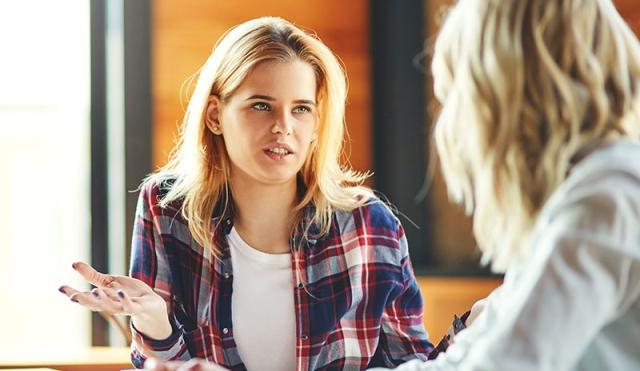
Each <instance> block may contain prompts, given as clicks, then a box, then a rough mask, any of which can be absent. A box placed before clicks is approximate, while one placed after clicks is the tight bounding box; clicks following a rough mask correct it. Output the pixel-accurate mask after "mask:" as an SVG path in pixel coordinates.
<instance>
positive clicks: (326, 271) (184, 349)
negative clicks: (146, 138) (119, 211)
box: [131, 183, 433, 370]
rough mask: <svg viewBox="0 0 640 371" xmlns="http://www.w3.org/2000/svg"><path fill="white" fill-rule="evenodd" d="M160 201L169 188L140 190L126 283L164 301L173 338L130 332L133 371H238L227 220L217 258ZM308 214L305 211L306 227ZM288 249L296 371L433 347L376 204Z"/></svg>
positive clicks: (398, 229)
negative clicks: (147, 363) (179, 364)
mask: <svg viewBox="0 0 640 371" xmlns="http://www.w3.org/2000/svg"><path fill="white" fill-rule="evenodd" d="M163 194H166V187H159V186H158V185H154V184H150V183H147V184H146V185H145V186H143V188H142V190H141V193H140V197H139V201H138V208H137V212H136V221H135V226H134V235H133V245H132V252H131V276H132V277H135V278H137V279H140V280H142V281H144V282H145V283H147V284H148V285H149V286H151V287H152V288H153V289H154V290H155V291H156V292H157V293H158V294H159V295H161V296H162V297H163V298H164V299H165V300H166V301H167V303H168V308H169V317H170V318H169V320H170V323H171V326H172V328H173V333H172V334H171V335H170V336H169V337H168V338H167V339H164V340H154V339H151V338H148V337H146V336H145V335H144V334H142V333H141V332H139V331H137V330H136V329H135V327H133V326H132V332H133V342H132V353H131V358H132V362H133V365H134V366H135V367H142V366H143V363H144V360H145V359H146V358H147V357H150V356H153V357H157V358H160V359H164V360H188V359H190V358H194V357H198V358H204V359H207V360H209V361H211V362H214V363H216V364H219V365H222V366H224V367H226V368H229V369H231V370H243V369H245V366H244V365H243V363H242V360H241V359H240V357H239V355H238V351H237V348H236V344H235V342H234V337H233V336H234V334H233V327H232V321H231V315H232V313H231V298H232V282H233V269H232V266H231V259H230V252H229V247H228V244H227V241H226V235H227V234H228V232H229V231H230V230H231V227H232V223H233V222H232V220H233V218H232V216H231V215H229V214H230V213H227V215H214V217H213V218H212V224H213V225H216V224H215V223H216V222H217V221H219V219H218V218H222V223H220V225H221V227H220V229H219V231H216V232H215V233H214V238H218V241H219V242H220V245H221V246H222V257H221V258H216V257H215V256H213V255H212V254H211V253H210V252H209V251H207V250H205V249H204V248H203V247H202V246H200V245H199V244H197V243H196V242H195V240H194V239H193V237H192V235H191V234H190V232H189V229H188V227H187V225H186V223H185V222H184V220H183V219H182V217H181V215H180V211H179V207H177V206H176V205H173V206H168V207H165V208H161V207H160V206H159V199H161V198H162V196H163ZM311 211H312V208H308V209H307V210H305V214H304V215H305V216H304V218H306V221H308V220H309V219H308V218H309V217H310V215H311V214H310V212H311ZM303 222H304V221H303ZM292 243H296V244H298V246H300V248H298V249H293V251H292V260H293V261H292V274H293V282H294V287H292V288H291V290H292V291H291V294H292V295H294V303H295V314H296V316H295V323H296V349H295V354H296V363H297V364H296V369H297V370H360V369H365V368H367V367H372V366H387V367H391V366H394V365H398V364H400V363H403V362H406V361H408V360H411V359H415V358H417V359H422V360H426V359H427V356H428V354H429V352H430V351H431V350H432V349H433V346H432V345H431V343H429V341H428V340H427V334H426V332H425V330H424V326H423V306H422V297H421V294H420V291H419V288H418V285H417V282H416V280H415V277H414V274H413V270H412V267H411V263H410V261H409V256H408V250H407V241H406V238H405V235H404V230H403V228H402V225H401V224H400V222H399V221H398V219H397V218H396V217H395V216H394V215H393V214H392V213H391V212H390V211H389V209H388V208H387V207H386V206H385V205H384V204H383V203H382V202H381V201H380V200H378V199H373V200H370V202H368V203H367V205H365V206H362V207H360V208H357V209H355V210H353V211H351V212H343V211H336V212H335V213H334V215H333V220H332V224H331V229H330V231H329V233H328V235H327V236H326V237H323V238H322V239H319V240H313V239H310V238H309V239H305V238H303V237H300V236H298V237H295V238H293V241H292ZM274 339H277V334H274ZM256 351H260V350H259V349H256ZM265 357H268V355H267V354H265Z"/></svg>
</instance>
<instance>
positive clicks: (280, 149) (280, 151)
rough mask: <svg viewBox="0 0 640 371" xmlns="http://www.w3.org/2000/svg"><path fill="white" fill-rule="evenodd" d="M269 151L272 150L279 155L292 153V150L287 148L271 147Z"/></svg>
mask: <svg viewBox="0 0 640 371" xmlns="http://www.w3.org/2000/svg"><path fill="white" fill-rule="evenodd" d="M267 152H271V153H273V154H276V155H279V156H286V155H288V154H290V153H291V152H289V151H288V150H286V149H284V148H269V149H267Z"/></svg>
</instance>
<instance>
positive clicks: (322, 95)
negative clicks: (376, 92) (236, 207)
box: [147, 17, 371, 255]
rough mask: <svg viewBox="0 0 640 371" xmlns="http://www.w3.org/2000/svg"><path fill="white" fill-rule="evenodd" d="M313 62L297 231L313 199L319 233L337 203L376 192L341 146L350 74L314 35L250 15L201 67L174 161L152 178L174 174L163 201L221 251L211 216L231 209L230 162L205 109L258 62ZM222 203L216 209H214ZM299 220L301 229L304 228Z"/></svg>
mask: <svg viewBox="0 0 640 371" xmlns="http://www.w3.org/2000/svg"><path fill="white" fill-rule="evenodd" d="M294 59H298V60H301V61H303V62H306V63H308V64H309V65H310V66H311V67H312V68H313V70H314V72H315V74H316V82H317V86H318V88H317V89H318V90H317V97H316V100H317V105H318V115H319V117H318V128H317V140H315V141H314V143H313V145H312V147H311V150H310V153H309V154H308V156H307V159H306V161H305V164H304V165H303V168H302V170H301V172H300V180H301V182H302V183H303V188H304V189H301V190H300V193H301V195H300V196H301V197H300V200H299V203H298V204H297V205H296V208H295V212H296V213H295V215H293V216H292V231H291V233H292V234H293V233H295V232H296V231H297V230H299V228H300V227H301V226H300V225H298V224H296V223H295V222H296V220H300V219H301V214H302V210H303V209H304V208H305V206H307V205H309V204H313V206H314V210H315V214H314V215H313V216H312V220H313V222H315V223H317V225H318V227H319V230H320V233H321V234H322V233H326V232H327V231H328V229H329V227H330V223H331V215H332V212H333V211H334V210H335V209H340V210H351V209H353V208H355V207H357V206H359V205H362V204H363V203H364V202H365V201H366V200H367V199H368V196H370V195H371V192H370V190H369V189H367V188H365V187H362V186H360V184H361V183H362V181H363V180H364V179H365V178H366V175H363V174H359V173H355V172H353V171H351V170H349V169H344V168H342V167H341V166H340V164H339V159H340V155H341V151H342V144H343V139H344V138H343V136H344V132H345V128H344V109H345V100H346V91H347V86H346V77H345V74H344V71H343V69H342V66H341V65H340V63H339V61H338V59H337V58H336V57H335V55H334V54H333V53H332V52H331V50H329V48H327V47H326V46H325V45H324V44H323V43H322V42H321V41H320V40H318V39H317V38H316V37H314V36H312V35H310V34H307V33H305V32H304V31H302V30H301V29H299V28H298V27H295V26H294V25H292V24H291V23H289V22H287V21H285V20H283V19H281V18H276V17H263V18H257V19H252V20H249V21H247V22H245V23H242V24H240V25H238V26H235V27H234V28H232V29H230V30H229V31H228V32H227V33H226V34H225V35H223V36H222V38H221V39H220V40H219V41H218V43H217V44H216V46H215V47H214V49H213V52H212V53H211V56H210V57H209V59H208V60H207V61H206V63H205V64H204V66H203V67H202V69H201V71H200V73H199V76H198V81H197V84H196V86H195V89H194V92H193V94H192V96H191V98H190V100H189V105H188V107H187V112H186V114H185V118H184V122H183V127H182V131H181V135H180V139H179V142H178V144H177V146H176V148H175V149H174V151H173V152H172V154H171V158H170V160H169V163H168V164H167V165H166V166H165V167H163V168H162V169H160V171H158V172H157V173H155V174H152V175H151V176H150V177H149V179H147V181H151V182H157V183H159V182H163V181H165V180H170V181H171V186H170V189H169V191H168V193H167V194H166V196H165V197H164V198H163V199H162V201H161V203H160V204H161V205H162V206H163V207H167V206H169V205H170V204H171V203H173V202H174V201H177V202H178V205H179V207H180V208H181V213H182V216H183V217H184V219H185V220H186V221H187V222H188V225H189V230H190V232H191V233H192V235H193V237H194V239H195V240H196V241H197V242H198V243H199V244H201V245H202V246H204V247H205V248H207V249H209V250H210V251H211V252H212V253H213V254H214V255H219V253H220V250H219V248H220V246H218V245H217V243H216V239H215V238H214V234H215V233H216V231H219V230H220V223H221V222H222V220H221V218H220V219H219V220H218V223H217V224H215V225H212V224H211V220H212V217H213V216H221V215H222V214H226V213H228V211H229V209H230V208H231V205H230V204H231V203H232V200H231V198H230V184H229V176H230V168H231V166H230V163H229V161H230V160H229V157H228V155H227V152H226V149H225V146H224V141H223V139H222V138H221V137H220V136H218V135H214V134H213V133H212V132H211V131H210V130H209V129H208V128H207V126H206V123H205V117H204V116H205V110H206V107H207V104H208V101H209V98H210V96H211V95H215V96H217V97H218V98H220V100H221V101H223V102H224V101H225V100H226V99H227V98H229V97H230V96H231V95H233V93H234V91H235V90H236V88H237V87H238V86H239V85H240V84H241V83H242V81H243V80H244V79H245V77H246V76H247V74H248V73H249V72H250V71H251V70H252V69H253V68H254V67H255V66H256V65H258V64H259V63H263V62H266V61H291V60H294ZM215 210H218V212H219V215H214V211H215ZM305 227H308V226H302V228H303V233H307V232H306V230H304V228H305Z"/></svg>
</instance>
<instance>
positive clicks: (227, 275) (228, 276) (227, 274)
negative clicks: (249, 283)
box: [224, 272, 231, 280]
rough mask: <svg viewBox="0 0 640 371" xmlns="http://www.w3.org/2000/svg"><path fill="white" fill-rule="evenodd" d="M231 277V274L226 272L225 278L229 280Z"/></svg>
mask: <svg viewBox="0 0 640 371" xmlns="http://www.w3.org/2000/svg"><path fill="white" fill-rule="evenodd" d="M230 277H231V275H230V274H229V272H224V278H225V279H227V280H228V279H229V278H230Z"/></svg>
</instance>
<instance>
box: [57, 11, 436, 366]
mask: <svg viewBox="0 0 640 371" xmlns="http://www.w3.org/2000/svg"><path fill="white" fill-rule="evenodd" d="M345 98H346V79H345V75H344V72H343V70H342V68H341V65H340V63H339V62H338V60H337V58H336V57H335V56H334V55H333V53H332V52H331V51H330V50H329V49H328V48H327V47H326V46H325V45H324V44H322V43H321V42H320V41H319V40H318V39H317V38H315V37H313V36H311V35H309V34H307V33H305V32H303V31H301V30H300V29H299V28H297V27H295V26H293V25H292V24H290V23H289V22H286V21H284V20H282V19H280V18H271V17H266V18H259V19H254V20H250V21H247V22H245V23H242V24H240V25H238V26H236V27H234V28H232V29H231V30H229V31H228V32H227V33H226V34H225V35H224V36H223V37H222V38H221V39H220V41H219V42H218V43H217V45H216V46H215V48H214V50H213V52H212V54H211V56H210V57H209V59H208V60H207V62H206V63H205V64H204V66H203V68H202V70H201V71H200V75H199V78H198V82H197V84H196V87H195V90H194V92H193V95H192V96H191V99H190V101H189V105H188V107H187V112H186V115H185V118H184V126H183V129H182V132H181V138H180V141H179V143H178V145H177V147H176V149H175V151H174V152H173V154H172V156H171V159H170V161H169V163H168V164H167V165H166V166H165V167H164V168H162V169H161V170H160V171H158V172H157V173H155V174H153V175H151V176H150V177H149V178H148V179H147V180H146V181H145V183H144V185H143V186H142V188H141V192H140V198H139V203H138V210H137V214H136V221H135V230H134V237H133V248H132V256H131V277H123V276H113V275H106V274H101V273H98V272H96V271H95V270H93V268H91V267H90V266H88V265H87V264H84V263H75V264H74V269H76V270H77V271H78V272H80V274H82V275H83V276H84V277H85V278H86V279H87V280H88V281H89V282H91V283H92V284H94V285H96V286H97V287H96V289H94V290H92V291H91V292H79V291H77V290H75V289H73V288H71V287H68V286H63V287H61V291H62V292H63V293H64V294H66V295H67V296H69V297H70V298H71V299H72V300H73V301H75V302H78V303H79V304H81V305H83V306H86V307H88V308H90V309H92V310H100V311H107V312H110V313H114V314H125V315H129V316H131V329H132V332H133V344H132V360H133V364H134V365H135V366H136V367H142V366H143V363H144V361H145V359H147V358H148V357H154V358H155V359H159V360H164V361H186V360H190V359H195V358H202V359H204V360H206V361H208V362H211V364H216V365H220V366H223V367H227V368H230V369H249V370H294V369H295V370H319V369H331V370H338V369H345V370H357V369H364V368H366V367H368V366H370V365H386V366H393V365H397V364H400V363H402V362H404V361H407V360H410V359H426V354H427V353H428V352H429V350H431V349H432V346H431V344H430V343H429V342H428V340H427V335H426V333H425V331H424V327H423V323H422V318H423V317H422V311H423V307H422V298H421V295H420V292H419V289H418V285H417V283H416V280H415V277H414V274H413V271H412V268H411V263H410V261H409V256H408V250H407V241H406V238H405V235H404V231H403V228H402V226H401V224H400V222H399V221H398V219H397V218H396V217H395V216H394V215H393V214H392V213H391V212H390V210H389V208H388V207H387V206H385V204H383V203H382V202H381V201H380V200H379V199H377V198H376V197H375V196H374V195H373V193H372V192H371V190H370V189H368V188H366V187H364V186H362V185H361V184H362V182H363V180H364V179H365V175H363V174H359V173H355V172H353V171H351V170H349V169H347V168H345V167H343V166H341V165H340V164H339V158H340V154H341V146H342V142H343V134H344V108H345ZM169 364H175V363H174V362H168V363H167V365H169ZM191 364H193V365H196V366H194V367H202V362H201V361H192V363H191ZM197 365H200V366H197ZM180 367H182V366H180ZM185 367H191V366H188V365H185Z"/></svg>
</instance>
